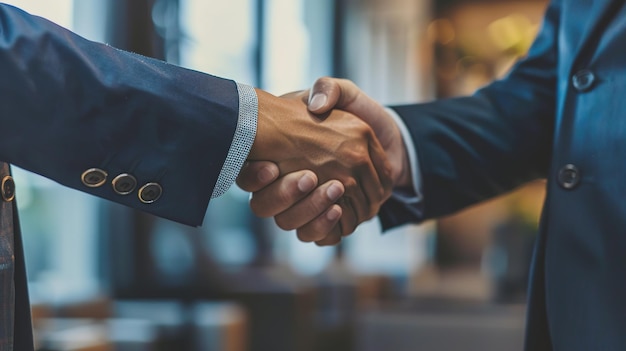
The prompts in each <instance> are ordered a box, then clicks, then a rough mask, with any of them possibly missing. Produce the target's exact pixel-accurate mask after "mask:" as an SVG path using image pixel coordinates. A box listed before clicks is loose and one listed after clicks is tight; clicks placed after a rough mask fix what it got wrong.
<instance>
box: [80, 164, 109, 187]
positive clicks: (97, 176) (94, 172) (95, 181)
mask: <svg viewBox="0 0 626 351" xmlns="http://www.w3.org/2000/svg"><path fill="white" fill-rule="evenodd" d="M80 179H81V180H82V181H83V184H85V185H86V186H88V187H90V188H97V187H99V186H101V185H102V184H104V183H105V182H106V181H107V172H105V171H103V170H101V169H99V168H90V169H88V170H86V171H85V172H83V174H82V175H81V177H80Z"/></svg>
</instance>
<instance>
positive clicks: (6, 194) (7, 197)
mask: <svg viewBox="0 0 626 351" xmlns="http://www.w3.org/2000/svg"><path fill="white" fill-rule="evenodd" d="M0 188H2V189H1V190H2V199H3V200H4V201H6V202H11V201H13V199H14V198H15V182H14V181H13V177H11V176H5V177H4V178H2V185H0Z"/></svg>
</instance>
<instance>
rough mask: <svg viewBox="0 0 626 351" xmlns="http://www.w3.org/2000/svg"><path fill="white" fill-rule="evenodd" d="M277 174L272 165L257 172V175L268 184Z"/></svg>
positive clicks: (262, 181)
mask: <svg viewBox="0 0 626 351" xmlns="http://www.w3.org/2000/svg"><path fill="white" fill-rule="evenodd" d="M276 176H277V174H276V173H274V170H273V169H272V168H270V167H263V168H261V170H260V171H259V173H258V174H257V177H258V178H259V180H260V181H261V183H263V184H267V183H269V182H271V181H272V180H273V179H274V178H276Z"/></svg>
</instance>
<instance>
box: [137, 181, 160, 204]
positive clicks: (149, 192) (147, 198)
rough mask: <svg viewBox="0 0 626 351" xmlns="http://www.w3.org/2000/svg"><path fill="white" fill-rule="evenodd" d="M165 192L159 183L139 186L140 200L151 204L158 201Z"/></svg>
mask: <svg viewBox="0 0 626 351" xmlns="http://www.w3.org/2000/svg"><path fill="white" fill-rule="evenodd" d="M162 193H163V188H161V185H160V184H159V183H148V184H146V185H144V186H142V187H141V188H139V193H138V194H137V195H138V196H139V200H140V201H141V202H143V203H144V204H151V203H153V202H155V201H157V200H158V199H159V198H160V197H161V194H162Z"/></svg>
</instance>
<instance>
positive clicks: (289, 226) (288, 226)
mask: <svg viewBox="0 0 626 351" xmlns="http://www.w3.org/2000/svg"><path fill="white" fill-rule="evenodd" d="M274 222H276V225H277V226H278V228H280V229H282V230H293V229H296V228H294V227H293V223H291V221H290V220H289V219H288V218H287V217H286V216H276V217H274Z"/></svg>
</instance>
